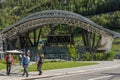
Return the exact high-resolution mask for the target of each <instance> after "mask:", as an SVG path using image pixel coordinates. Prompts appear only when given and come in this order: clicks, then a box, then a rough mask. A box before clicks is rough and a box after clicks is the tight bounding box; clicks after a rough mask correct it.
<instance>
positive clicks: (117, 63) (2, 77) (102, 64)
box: [0, 60, 120, 80]
mask: <svg viewBox="0 0 120 80" xmlns="http://www.w3.org/2000/svg"><path fill="white" fill-rule="evenodd" d="M93 62H98V63H99V64H97V65H91V66H83V67H76V68H65V69H55V70H45V71H43V74H42V75H41V76H38V72H29V77H28V78H26V77H23V76H22V73H21V72H20V71H19V70H20V68H22V67H21V66H19V65H15V67H14V68H13V69H12V74H11V75H10V76H7V75H6V72H5V71H1V72H0V80H22V79H28V80H29V79H30V78H43V77H50V76H57V75H68V74H76V73H84V72H90V71H96V70H97V71H99V70H101V69H110V68H115V67H120V60H114V61H93Z"/></svg>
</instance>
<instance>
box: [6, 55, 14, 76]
mask: <svg viewBox="0 0 120 80" xmlns="http://www.w3.org/2000/svg"><path fill="white" fill-rule="evenodd" d="M5 61H6V74H7V75H10V71H11V67H12V65H13V64H14V58H13V56H12V55H11V53H8V54H7V55H6V57H5Z"/></svg>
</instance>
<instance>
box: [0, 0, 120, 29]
mask: <svg viewBox="0 0 120 80" xmlns="http://www.w3.org/2000/svg"><path fill="white" fill-rule="evenodd" d="M53 9H58V10H66V11H70V12H75V13H77V14H80V15H83V16H85V17H87V18H89V19H91V20H92V21H94V22H95V23H97V24H99V25H101V26H103V27H105V28H108V29H111V30H115V31H119V29H120V11H119V10H120V0H3V1H1V2H0V31H1V30H3V29H4V28H6V27H9V26H10V25H13V24H14V23H16V22H17V21H19V20H20V19H22V18H24V17H25V16H27V15H30V14H32V13H35V12H39V11H43V10H53Z"/></svg>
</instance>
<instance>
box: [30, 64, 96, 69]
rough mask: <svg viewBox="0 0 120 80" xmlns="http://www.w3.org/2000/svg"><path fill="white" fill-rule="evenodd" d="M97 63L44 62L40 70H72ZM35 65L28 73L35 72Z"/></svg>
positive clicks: (31, 66)
mask: <svg viewBox="0 0 120 80" xmlns="http://www.w3.org/2000/svg"><path fill="white" fill-rule="evenodd" d="M95 64H97V63H93V62H45V63H44V64H43V66H42V70H51V69H62V68H72V67H80V66H88V65H95ZM36 65H37V64H33V65H30V66H29V67H28V71H36V70H37V68H36Z"/></svg>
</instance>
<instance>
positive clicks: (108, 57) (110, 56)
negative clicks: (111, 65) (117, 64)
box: [105, 51, 115, 61]
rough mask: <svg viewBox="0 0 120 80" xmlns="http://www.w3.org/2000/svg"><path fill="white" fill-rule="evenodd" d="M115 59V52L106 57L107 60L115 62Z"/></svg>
mask: <svg viewBox="0 0 120 80" xmlns="http://www.w3.org/2000/svg"><path fill="white" fill-rule="evenodd" d="M114 57H115V52H114V51H110V52H109V53H107V54H106V56H105V60H110V61H111V60H113V59H114Z"/></svg>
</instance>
